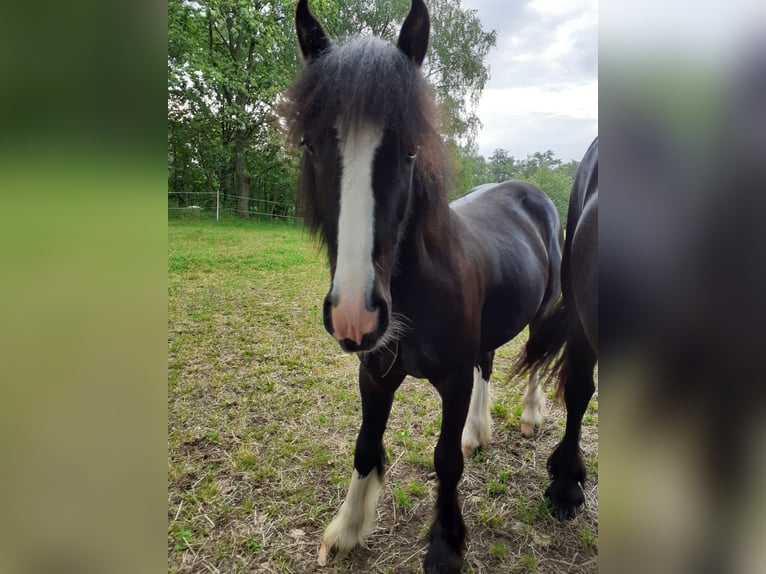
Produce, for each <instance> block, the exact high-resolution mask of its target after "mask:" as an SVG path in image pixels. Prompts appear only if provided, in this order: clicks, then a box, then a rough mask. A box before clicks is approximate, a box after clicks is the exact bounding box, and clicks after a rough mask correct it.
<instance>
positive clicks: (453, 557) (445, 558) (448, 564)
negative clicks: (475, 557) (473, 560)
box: [423, 550, 463, 574]
mask: <svg viewBox="0 0 766 574" xmlns="http://www.w3.org/2000/svg"><path fill="white" fill-rule="evenodd" d="M462 571H463V559H462V558H461V557H460V556H458V555H457V554H454V553H450V554H446V555H445V554H442V555H440V556H438V557H437V556H435V555H434V553H432V552H431V551H430V550H429V551H428V554H426V558H425V560H424V561H423V572H424V573H425V574H460V573H461V572H462Z"/></svg>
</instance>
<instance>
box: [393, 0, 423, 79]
mask: <svg viewBox="0 0 766 574" xmlns="http://www.w3.org/2000/svg"><path fill="white" fill-rule="evenodd" d="M430 33H431V19H430V18H429V17H428V8H426V5H425V4H424V3H423V0H412V6H410V13H409V14H407V17H406V18H405V19H404V24H402V30H401V32H399V41H398V42H397V43H396V45H397V46H398V47H399V49H400V50H401V51H402V52H404V53H405V55H406V56H407V57H408V58H409V59H410V60H412V61H413V62H414V63H415V65H416V66H418V67H420V65H421V64H422V63H423V60H424V59H425V57H426V50H428V36H429V34H430Z"/></svg>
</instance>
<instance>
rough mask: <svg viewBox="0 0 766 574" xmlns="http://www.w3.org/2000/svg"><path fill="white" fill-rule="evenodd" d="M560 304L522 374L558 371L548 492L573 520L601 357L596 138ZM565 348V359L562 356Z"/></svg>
mask: <svg viewBox="0 0 766 574" xmlns="http://www.w3.org/2000/svg"><path fill="white" fill-rule="evenodd" d="M561 290H562V295H563V297H562V300H561V301H560V302H559V303H558V304H557V305H556V308H555V309H554V311H553V312H552V313H551V314H550V315H547V316H546V317H545V318H544V319H543V320H542V321H540V322H539V323H538V328H537V329H536V330H535V331H534V332H530V338H529V342H528V343H527V347H526V353H525V355H524V356H523V358H522V360H521V361H520V369H519V371H521V372H524V371H525V370H528V369H531V370H533V371H534V370H536V369H540V368H547V367H551V366H553V367H554V372H555V373H556V374H557V375H558V388H559V392H563V394H564V401H565V403H566V408H567V423H566V430H565V431H564V438H563V439H562V440H561V442H560V443H559V444H558V446H556V448H555V450H554V451H553V453H552V454H551V456H550V458H549V459H548V472H549V474H550V476H551V479H552V482H551V485H550V486H549V487H548V489H547V490H546V493H545V494H546V496H547V497H548V498H550V500H551V502H552V504H553V508H554V510H555V512H556V514H557V515H558V516H559V517H560V518H571V517H572V516H574V514H575V512H576V511H577V509H578V508H579V507H580V506H581V505H582V504H583V502H584V501H585V497H584V495H583V491H582V484H584V483H585V477H586V475H585V465H584V464H583V461H582V455H581V454H580V428H581V425H582V417H583V415H584V414H585V409H586V408H587V407H588V401H590V398H591V397H592V396H593V392H594V391H595V389H596V387H595V384H594V382H593V370H594V367H595V366H596V360H597V357H598V138H596V139H595V140H594V141H593V143H592V144H591V145H590V147H589V148H588V151H587V152H586V153H585V156H584V157H583V160H582V163H581V164H580V167H579V169H578V170H577V175H576V177H575V181H574V184H573V186H572V193H571V195H570V197H569V212H568V214H567V236H566V241H565V242H564V254H563V257H562V262H561ZM562 348H563V353H561V355H560V356H559V353H560V352H561V350H562Z"/></svg>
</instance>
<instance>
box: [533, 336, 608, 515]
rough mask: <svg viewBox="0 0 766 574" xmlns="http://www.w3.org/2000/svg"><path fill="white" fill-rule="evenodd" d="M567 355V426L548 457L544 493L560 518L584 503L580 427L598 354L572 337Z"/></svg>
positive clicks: (565, 389)
mask: <svg viewBox="0 0 766 574" xmlns="http://www.w3.org/2000/svg"><path fill="white" fill-rule="evenodd" d="M565 353H566V356H565V366H564V368H565V369H566V371H565V375H564V376H565V379H564V401H565V402H566V407H567V424H566V430H565V431H564V438H563V439H562V440H561V442H560V443H559V444H558V446H556V448H555V449H554V450H553V453H552V454H551V456H550V457H549V458H548V473H549V474H550V477H551V479H552V481H551V484H550V486H549V487H548V489H547V490H546V491H545V496H547V497H548V498H549V499H550V501H551V503H552V505H553V510H554V512H555V514H556V516H558V517H559V518H560V519H564V518H572V517H574V515H575V513H576V512H577V509H578V508H579V507H580V506H582V504H583V503H584V502H585V496H584V494H583V491H582V486H581V485H582V484H584V483H585V464H584V463H583V460H582V454H581V453H580V428H581V425H582V417H583V415H584V414H585V409H587V407H588V401H590V398H591V397H592V396H593V392H594V391H595V389H596V387H595V385H594V383H593V368H594V367H595V365H596V354H595V353H594V352H593V349H591V347H590V345H589V344H588V342H587V341H586V339H585V337H584V335H582V334H578V336H574V337H570V338H569V340H568V342H567V349H566V350H565Z"/></svg>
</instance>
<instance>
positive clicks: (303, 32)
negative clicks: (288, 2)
mask: <svg viewBox="0 0 766 574" xmlns="http://www.w3.org/2000/svg"><path fill="white" fill-rule="evenodd" d="M295 31H296V32H297V34H298V43H299V44H300V46H301V52H302V53H303V58H304V59H305V60H306V61H307V62H310V61H311V60H313V59H314V58H316V57H317V56H319V54H321V53H322V52H323V51H324V50H326V49H327V48H329V47H330V44H331V42H330V39H329V38H328V37H327V34H326V33H325V31H324V30H323V29H322V25H321V24H320V23H319V21H318V20H317V19H316V18H315V17H314V15H313V14H312V13H311V10H309V3H308V0H298V4H297V5H296V6H295Z"/></svg>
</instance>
